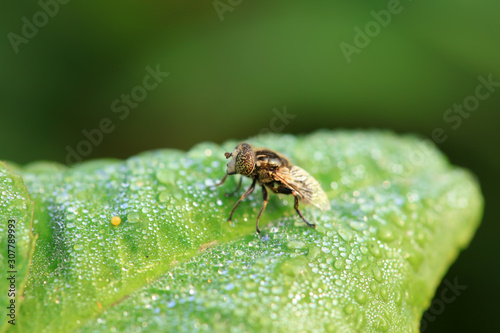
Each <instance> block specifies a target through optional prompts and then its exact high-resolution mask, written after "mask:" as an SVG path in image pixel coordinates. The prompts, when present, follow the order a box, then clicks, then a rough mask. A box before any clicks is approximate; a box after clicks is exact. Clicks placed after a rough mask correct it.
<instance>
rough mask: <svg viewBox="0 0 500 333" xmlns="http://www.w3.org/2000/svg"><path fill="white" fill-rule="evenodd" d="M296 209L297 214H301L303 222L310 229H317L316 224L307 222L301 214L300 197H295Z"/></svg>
mask: <svg viewBox="0 0 500 333" xmlns="http://www.w3.org/2000/svg"><path fill="white" fill-rule="evenodd" d="M294 207H295V210H296V211H297V213H298V214H299V216H300V218H301V219H302V221H304V222H305V223H306V224H307V225H308V226H309V227H312V228H316V224H314V223H309V222H307V220H306V219H305V217H304V215H302V213H301V212H300V210H299V197H297V196H295V206H294Z"/></svg>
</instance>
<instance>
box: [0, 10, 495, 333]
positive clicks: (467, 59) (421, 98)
mask: <svg viewBox="0 0 500 333" xmlns="http://www.w3.org/2000/svg"><path fill="white" fill-rule="evenodd" d="M59 1H60V2H57V1H56V0H42V1H41V2H37V1H22V2H21V1H19V2H10V3H8V4H7V3H5V2H4V3H2V5H1V6H2V8H1V11H0V19H1V22H2V24H1V34H2V36H3V37H2V42H1V43H0V91H1V98H0V113H1V114H0V115H1V117H0V142H1V143H0V159H2V160H10V161H14V162H16V163H19V164H26V163H29V162H32V161H36V160H54V161H58V162H61V163H64V164H66V163H67V161H68V158H67V157H68V156H67V154H68V149H74V150H75V151H77V149H78V147H79V146H78V145H79V144H80V145H82V143H81V142H82V141H83V140H87V138H86V137H85V135H84V133H83V131H85V130H86V131H89V132H92V130H94V129H96V128H99V126H100V124H101V122H102V121H103V119H106V118H107V119H109V122H108V124H107V125H106V126H105V127H106V128H107V130H108V133H103V134H102V138H101V139H99V135H97V136H94V140H97V141H99V140H100V142H99V143H98V144H92V145H90V146H88V145H87V146H86V148H85V147H83V146H82V147H83V148H82V147H80V148H81V149H83V150H82V151H85V155H86V156H81V157H82V159H84V160H87V159H95V158H102V157H116V158H126V157H128V156H131V155H134V154H137V153H139V152H142V151H145V150H150V149H156V148H167V147H168V148H179V149H189V148H190V147H191V146H193V145H194V144H196V143H198V142H201V141H207V140H208V141H214V142H218V143H222V142H223V141H225V140H227V139H230V138H236V139H244V138H246V137H249V136H253V135H257V134H259V133H260V132H261V131H266V130H267V129H270V130H274V131H276V132H283V133H297V134H298V133H308V132H311V131H315V130H317V129H319V128H329V129H339V128H353V129H360V128H361V129H364V128H383V129H390V130H392V131H395V132H398V133H416V134H419V135H421V136H423V137H427V138H431V139H432V133H433V131H434V130H435V129H441V130H442V131H443V132H444V134H445V135H446V140H444V142H440V143H437V145H438V146H439V148H440V149H441V150H442V151H443V152H444V153H445V154H446V155H447V156H448V157H449V159H450V160H451V162H452V163H454V164H456V165H460V166H463V167H466V168H468V169H470V170H472V171H473V172H474V173H475V174H476V175H477V176H478V178H479V181H480V183H481V186H482V189H483V193H484V196H485V198H486V206H485V215H484V220H483V223H482V226H481V227H480V229H479V230H478V232H477V234H476V237H475V238H474V240H473V242H472V243H471V245H470V246H469V248H468V249H467V250H465V251H463V252H462V253H461V255H460V257H459V259H458V260H457V262H456V263H455V264H454V265H453V266H452V267H451V269H450V271H449V272H448V274H447V276H446V277H445V279H447V280H448V281H450V282H453V281H454V280H455V278H457V279H458V282H459V284H461V285H466V286H467V289H466V290H465V291H463V292H462V294H461V295H460V296H459V297H457V299H456V300H455V301H454V302H452V303H451V304H447V305H446V307H445V308H444V310H443V311H442V313H440V314H439V315H437V316H434V315H432V317H435V319H434V321H429V320H428V321H427V326H426V327H427V328H426V330H425V331H426V332H469V331H476V330H477V329H480V328H484V329H486V327H497V326H498V325H497V320H496V319H497V317H498V313H500V312H499V311H500V306H499V304H498V299H500V287H499V283H498V276H499V274H500V266H499V260H498V255H499V252H500V251H499V249H500V247H499V245H498V243H499V242H498V238H499V235H500V223H499V222H498V218H497V215H495V213H494V211H492V208H491V207H492V204H493V205H494V203H495V202H499V200H500V194H499V191H498V185H499V183H500V182H499V176H498V172H499V171H500V154H499V149H498V147H499V142H500V134H499V132H500V130H499V125H500V112H499V111H500V110H499V106H500V86H498V85H500V83H497V87H494V88H493V89H495V91H492V92H490V95H489V96H488V98H486V99H485V100H481V101H480V103H479V105H477V106H476V107H474V108H473V109H474V111H471V112H467V113H465V115H459V114H458V113H451V114H449V116H454V117H455V118H453V120H452V121H451V120H450V118H445V114H446V112H447V110H448V109H450V108H453V106H454V104H462V103H464V100H467V101H471V99H470V98H469V96H474V95H475V93H476V87H477V86H478V85H479V84H480V80H479V79H478V78H479V77H480V76H482V77H484V78H486V79H487V78H488V77H489V76H490V77H491V78H492V80H493V81H494V82H500V39H499V36H500V20H499V13H500V2H498V1H494V0H474V1H472V0H442V1H438V2H436V1H423V0H419V1H410V0H406V1H401V2H397V1H396V0H392V1H368V0H360V1H330V2H321V3H320V2H318V3H309V2H304V1H297V0H293V1H290V0H289V1H272V2H270V1H244V0H243V1H241V0H221V1H213V0H209V1H181V2H167V1H158V0H150V1H147V2H146V1H117V0H109V1H106V2H98V1H85V2H82V1H68V0H64V1H63V0H59ZM64 2H66V3H64ZM372 11H375V12H376V13H379V14H378V16H379V19H380V18H381V19H382V20H383V21H384V22H383V23H384V24H380V23H374V22H377V21H376V19H375V17H376V16H377V14H373V12H372ZM381 11H382V12H381ZM391 11H392V13H391ZM40 12H42V14H40ZM43 12H46V13H49V14H43ZM387 13H390V17H389V16H387ZM384 14H385V16H384ZM26 22H28V23H26ZM31 24H33V26H30V25H31ZM37 25H38V27H37ZM377 26H378V29H377ZM358 29H359V30H358ZM366 29H368V35H366V36H367V37H363V36H362V35H361V34H360V33H359V31H362V33H365V34H366V32H365V31H366ZM348 44H349V45H350V46H349V45H348ZM356 46H357V48H356V49H354V47H356ZM343 48H344V50H347V49H348V48H350V50H351V51H353V52H352V53H351V54H350V55H347V56H346V54H345V52H344V51H343ZM148 66H149V68H150V69H152V70H155V69H156V68H157V67H158V68H159V70H160V71H161V72H168V73H169V75H168V77H161V81H162V82H160V83H159V84H158V85H157V86H156V87H155V88H153V89H150V90H144V89H142V88H140V87H141V86H143V84H144V83H143V80H144V78H145V76H146V75H147V74H148V70H147V69H146V68H148ZM148 83H149V84H150V85H151V84H153V83H154V81H153V80H150V81H148ZM138 87H139V88H138ZM150 88H151V87H150ZM144 92H146V95H144ZM481 92H482V93H486V90H484V88H483V90H481ZM132 93H133V95H134V96H135V97H136V98H137V99H139V100H140V101H136V103H137V104H130V106H127V104H125V102H124V101H122V98H123V96H124V95H131V94H132ZM141 93H142V94H141ZM116 100H118V102H115V101H116ZM113 103H115V104H114V107H113V106H112V105H113ZM130 103H134V100H133V97H131V102H130ZM132 106H133V107H132ZM119 107H121V109H119ZM285 107H286V111H287V114H288V115H290V116H289V118H286V121H285V122H280V121H279V120H276V119H275V118H276V117H277V116H276V112H277V111H279V112H280V113H281V114H283V110H284V108H285ZM273 110H274V111H273ZM114 111H118V112H114ZM127 111H128V112H127ZM292 116H293V117H292ZM273 119H275V120H273ZM110 128H113V130H112V131H111V130H110ZM92 133H95V132H92ZM97 141H96V142H97ZM68 147H69V148H68ZM89 147H90V148H89ZM84 148H85V149H84ZM80 155H81V154H80ZM70 160H71V159H70ZM444 287H445V285H444V284H442V285H441V287H440V289H439V290H441V289H442V288H444ZM439 295H440V294H439V291H438V293H437V298H438V299H439V298H440V296H439ZM493 325H494V326H493ZM481 330H482V329H481Z"/></svg>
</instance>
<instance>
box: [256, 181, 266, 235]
mask: <svg viewBox="0 0 500 333" xmlns="http://www.w3.org/2000/svg"><path fill="white" fill-rule="evenodd" d="M262 198H263V199H264V205H263V206H262V208H261V210H260V212H259V215H257V224H256V227H255V229H256V230H257V233H259V234H260V229H259V219H260V216H261V215H262V212H264V209H266V206H267V202H268V201H269V194H268V193H267V190H266V188H265V187H264V185H262Z"/></svg>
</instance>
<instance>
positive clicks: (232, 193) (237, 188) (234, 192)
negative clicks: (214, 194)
mask: <svg viewBox="0 0 500 333" xmlns="http://www.w3.org/2000/svg"><path fill="white" fill-rule="evenodd" d="M242 181H243V177H241V176H240V181H239V182H238V186H237V187H236V190H234V191H233V192H230V193H226V194H225V195H226V197H230V196H233V195H235V194H236V193H238V191H239V190H240V188H241V182H242Z"/></svg>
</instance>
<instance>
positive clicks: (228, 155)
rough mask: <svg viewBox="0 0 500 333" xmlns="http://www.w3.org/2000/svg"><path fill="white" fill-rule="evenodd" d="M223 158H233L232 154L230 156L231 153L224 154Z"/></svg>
mask: <svg viewBox="0 0 500 333" xmlns="http://www.w3.org/2000/svg"><path fill="white" fill-rule="evenodd" d="M224 156H226V159H228V158H230V157H231V156H233V154H232V153H227V152H226V153H224Z"/></svg>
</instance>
